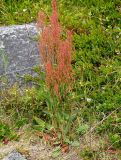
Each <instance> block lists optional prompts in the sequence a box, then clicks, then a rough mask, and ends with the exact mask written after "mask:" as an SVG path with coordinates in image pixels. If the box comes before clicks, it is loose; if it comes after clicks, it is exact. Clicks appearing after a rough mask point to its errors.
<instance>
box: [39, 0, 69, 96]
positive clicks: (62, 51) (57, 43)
mask: <svg viewBox="0 0 121 160" xmlns="http://www.w3.org/2000/svg"><path fill="white" fill-rule="evenodd" d="M51 5H52V15H51V16H50V23H49V25H47V26H46V25H45V15H44V14H43V13H39V15H38V21H37V24H38V27H42V29H43V28H44V29H43V30H42V33H40V38H39V43H38V46H39V51H40V57H41V61H42V63H43V64H44V67H45V72H46V84H47V86H48V87H49V88H53V90H54V93H55V95H57V96H59V87H60V86H61V85H62V84H66V86H70V84H71V78H72V75H71V73H72V70H71V52H72V35H71V32H70V31H67V38H66V40H62V39H61V33H62V32H61V26H60V24H59V22H58V14H57V9H56V1H55V0H51ZM44 25H45V26H44Z"/></svg>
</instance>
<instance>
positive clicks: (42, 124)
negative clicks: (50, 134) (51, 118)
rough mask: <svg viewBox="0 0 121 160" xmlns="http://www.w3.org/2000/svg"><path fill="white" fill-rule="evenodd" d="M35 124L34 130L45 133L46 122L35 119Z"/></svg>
mask: <svg viewBox="0 0 121 160" xmlns="http://www.w3.org/2000/svg"><path fill="white" fill-rule="evenodd" d="M33 122H34V124H35V125H34V128H35V129H37V130H39V131H44V129H45V122H44V121H43V120H41V119H40V118H37V117H33Z"/></svg>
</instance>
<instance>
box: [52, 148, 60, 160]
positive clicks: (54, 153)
mask: <svg viewBox="0 0 121 160" xmlns="http://www.w3.org/2000/svg"><path fill="white" fill-rule="evenodd" d="M60 154H61V151H60V146H58V147H56V148H55V149H54V150H53V152H52V154H51V156H52V158H57V157H58V156H59V155H60Z"/></svg>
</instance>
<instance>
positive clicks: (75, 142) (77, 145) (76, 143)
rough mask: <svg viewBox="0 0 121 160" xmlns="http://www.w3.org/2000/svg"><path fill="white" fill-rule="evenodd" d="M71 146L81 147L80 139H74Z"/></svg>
mask: <svg viewBox="0 0 121 160" xmlns="http://www.w3.org/2000/svg"><path fill="white" fill-rule="evenodd" d="M71 146H72V147H79V146H80V143H79V142H78V141H73V142H72V143H71Z"/></svg>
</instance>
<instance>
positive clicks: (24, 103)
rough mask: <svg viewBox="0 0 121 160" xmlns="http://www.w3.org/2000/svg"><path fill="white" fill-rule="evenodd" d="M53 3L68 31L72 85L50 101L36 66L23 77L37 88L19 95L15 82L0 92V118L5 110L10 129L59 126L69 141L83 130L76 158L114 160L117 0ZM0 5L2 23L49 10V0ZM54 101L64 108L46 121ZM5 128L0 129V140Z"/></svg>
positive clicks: (119, 40)
mask: <svg viewBox="0 0 121 160" xmlns="http://www.w3.org/2000/svg"><path fill="white" fill-rule="evenodd" d="M57 2H58V3H57V4H58V11H59V20H60V23H61V24H62V25H63V27H64V28H68V29H72V30H73V44H74V49H75V52H74V54H73V57H72V66H73V70H74V75H75V84H74V88H73V90H72V92H71V93H69V94H68V95H67V97H66V99H64V101H63V102H61V103H58V102H57V101H56V100H52V99H51V97H50V96H49V93H48V92H47V90H46V89H45V86H44V84H43V83H41V82H40V80H39V79H40V78H39V77H40V72H39V71H38V69H37V68H36V69H35V71H36V72H37V73H38V76H37V77H35V78H33V77H31V76H26V79H27V80H32V81H34V82H35V83H37V84H38V87H37V88H30V89H29V88H28V89H26V90H24V94H23V93H22V95H21V92H20V91H19V89H18V88H16V86H13V87H12V88H10V89H9V90H7V91H2V93H1V96H2V97H3V98H2V100H1V102H0V105H1V113H2V114H1V117H3V115H4V114H5V115H4V116H5V117H9V121H10V125H9V127H10V128H11V126H13V125H11V123H12V124H14V126H15V128H20V127H21V126H22V125H24V124H25V123H31V124H32V127H33V129H36V130H39V131H41V132H49V129H50V128H53V127H55V128H58V129H57V132H58V138H57V137H56V138H57V139H58V141H60V139H59V131H60V130H61V132H63V136H64V141H65V143H66V144H70V145H71V144H72V143H73V142H72V141H73V140H75V139H76V141H78V139H79V138H80V137H81V138H82V139H84V137H85V136H87V135H88V139H89V140H88V142H87V143H86V145H85V148H84V149H83V151H80V150H79V155H80V156H81V158H82V157H83V159H92V160H93V159H99V160H100V159H101V160H102V159H106V158H105V157H108V158H107V159H109V160H110V159H111V158H112V157H114V158H115V159H117V160H118V159H120V156H121V155H120V154H121V108H120V107H121V2H120V0H115V1H114V0H106V1H104V0H100V1H99V0H97V1H95V0H84V1H82V0H68V1H65V0H58V1H57ZM1 4H2V5H1V9H0V14H1V16H0V24H1V25H11V24H22V23H29V22H33V21H35V20H36V15H37V13H38V11H39V10H44V11H45V12H46V14H47V15H49V14H50V11H51V9H50V1H47V0H43V1H40V0H31V1H30V0H21V1H16V0H14V1H12V3H11V1H7V0H6V1H5V0H2V2H1ZM39 86H40V87H39ZM4 97H5V98H4ZM57 105H58V106H59V107H58V108H60V107H62V106H63V107H65V108H66V109H65V108H63V111H64V112H62V111H61V112H60V111H56V114H57V115H58V116H57V118H58V119H56V120H54V119H53V121H51V120H52V117H51V116H52V115H53V113H50V112H49V110H48V106H57ZM28 110H29V112H28ZM3 113H4V114H3ZM11 115H12V116H11ZM32 117H33V118H32ZM16 118H17V119H18V120H17V121H16V123H15V119H16ZM57 121H58V122H59V127H58V126H57V123H56V122H57ZM4 123H5V121H4ZM1 124H3V120H2V118H1ZM5 124H6V123H5ZM5 124H4V125H3V126H2V128H4V129H3V130H4V131H5V130H6V132H8V135H11V134H12V135H13V133H11V134H10V131H11V132H12V129H8V126H7V127H5ZM6 128H7V129H6ZM90 131H91V132H90ZM6 132H5V133H4V132H1V133H2V138H1V139H2V140H3V139H4V138H5V137H6ZM48 134H49V135H50V133H48ZM0 137H1V135H0ZM3 137H4V138H3ZM93 137H95V138H94V139H95V140H93ZM97 137H98V138H97ZM10 139H11V137H10ZM99 140H100V145H99V146H98V147H97V148H96V149H95V148H94V147H93V143H94V142H95V141H99ZM94 144H95V143H94ZM95 146H96V145H95ZM100 151H101V153H100ZM101 156H102V157H101ZM95 157H96V158H95Z"/></svg>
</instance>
